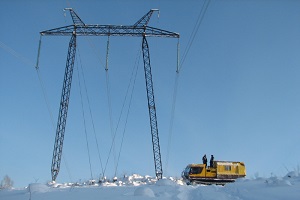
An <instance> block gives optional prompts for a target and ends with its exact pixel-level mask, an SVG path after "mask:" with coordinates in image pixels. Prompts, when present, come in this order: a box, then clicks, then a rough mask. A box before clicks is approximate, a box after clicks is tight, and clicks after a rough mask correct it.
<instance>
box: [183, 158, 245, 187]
mask: <svg viewBox="0 0 300 200" xmlns="http://www.w3.org/2000/svg"><path fill="white" fill-rule="evenodd" d="M245 176H246V167H245V164H244V163H243V162H232V161H213V166H210V167H207V166H206V164H189V165H188V166H187V167H186V168H185V170H184V171H183V172H182V178H183V180H184V181H185V182H186V183H187V184H205V185H211V184H216V185H225V184H226V183H231V182H234V181H235V180H236V179H237V178H242V177H245Z"/></svg>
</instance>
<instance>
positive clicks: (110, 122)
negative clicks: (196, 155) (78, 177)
mask: <svg viewBox="0 0 300 200" xmlns="http://www.w3.org/2000/svg"><path fill="white" fill-rule="evenodd" d="M109 45H110V43H109V36H108V38H107V46H106V48H107V49H106V64H105V78H106V79H105V80H106V93H107V102H108V114H109V124H110V131H111V139H112V149H113V156H114V165H115V166H116V162H117V161H116V150H115V142H114V128H113V119H112V105H111V94H110V81H109V72H108V56H109ZM109 154H110V153H109ZM108 160H109V156H108V158H107V161H106V165H105V169H106V166H107V163H108ZM104 171H105V170H104Z"/></svg>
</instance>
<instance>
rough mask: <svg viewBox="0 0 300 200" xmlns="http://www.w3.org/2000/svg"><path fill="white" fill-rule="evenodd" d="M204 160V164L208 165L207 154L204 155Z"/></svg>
mask: <svg viewBox="0 0 300 200" xmlns="http://www.w3.org/2000/svg"><path fill="white" fill-rule="evenodd" d="M202 161H203V164H205V165H207V158H206V154H204V156H203V157H202Z"/></svg>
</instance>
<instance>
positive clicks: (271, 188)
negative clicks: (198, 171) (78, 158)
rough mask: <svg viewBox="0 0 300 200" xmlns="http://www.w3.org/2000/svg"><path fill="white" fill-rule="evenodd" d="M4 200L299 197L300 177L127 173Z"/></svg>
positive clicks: (15, 193)
mask: <svg viewBox="0 0 300 200" xmlns="http://www.w3.org/2000/svg"><path fill="white" fill-rule="evenodd" d="M0 199H1V200H24V199H29V200H35V199H39V200H54V199H55V200H65V199H72V200H82V199H84V200H90V199H111V200H118V199H120V200H121V199H122V200H126V199H128V200H129V199H136V200H145V199H178V200H189V199H191V200H193V199H197V200H201V199H203V200H215V199H218V200H229V199H230V200H232V199H234V200H242V199H243V200H299V199H300V176H299V173H298V172H290V173H288V174H287V175H286V176H285V177H275V176H273V177H270V178H254V179H247V178H243V179H238V180H237V181H236V182H235V183H229V184H226V185H225V186H217V185H209V186H204V185H186V184H185V183H184V182H183V181H182V180H181V179H175V178H164V179H161V180H158V181H157V180H156V179H155V178H153V177H150V176H140V175H137V174H133V175H132V176H124V177H122V178H118V179H117V180H116V179H115V180H112V181H108V180H105V181H102V182H101V183H99V182H95V181H93V180H90V181H87V182H83V183H64V184H58V183H47V184H42V183H31V184H29V185H28V186H27V187H25V188H19V189H17V188H11V189H2V190H0Z"/></svg>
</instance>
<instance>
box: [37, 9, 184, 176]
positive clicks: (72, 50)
mask: <svg viewBox="0 0 300 200" xmlns="http://www.w3.org/2000/svg"><path fill="white" fill-rule="evenodd" d="M65 10H69V11H70V14H71V17H72V20H73V24H72V25H69V26H63V27H59V28H55V29H50V30H45V31H42V32H40V34H41V36H46V35H48V36H71V40H70V42H69V49H68V56H67V62H66V69H65V76H64V82H63V88H62V95H61V101H60V107H59V114H58V122H57V128H56V136H55V144H54V150H53V158H52V166H51V174H52V181H55V180H56V178H57V175H58V173H59V170H60V163H61V156H62V149H63V141H64V134H65V128H66V121H67V114H68V106H69V99H70V92H71V84H72V75H73V68H74V60H75V54H76V37H77V36H134V37H142V39H143V42H142V50H143V59H144V71H145V80H146V90H147V98H148V109H149V117H150V127H151V136H152V146H153V156H154V164H155V174H156V177H157V179H161V178H162V174H163V170H162V162H161V153H160V145H159V137H158V128H157V117H156V107H155V101H154V91H153V82H152V73H151V64H150V52H149V46H148V42H147V39H146V38H147V37H168V38H179V34H178V33H175V32H170V31H166V30H162V29H158V28H154V27H150V26H148V23H149V20H150V18H151V16H152V14H153V12H155V11H158V10H157V9H151V10H150V11H149V12H148V13H147V14H145V15H144V16H143V17H142V18H141V19H140V20H138V21H137V22H136V23H135V24H134V25H129V26H123V25H98V24H85V23H84V22H83V21H82V20H81V19H80V17H79V16H78V15H77V14H76V13H75V12H74V10H73V9H72V8H66V9H65Z"/></svg>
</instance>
